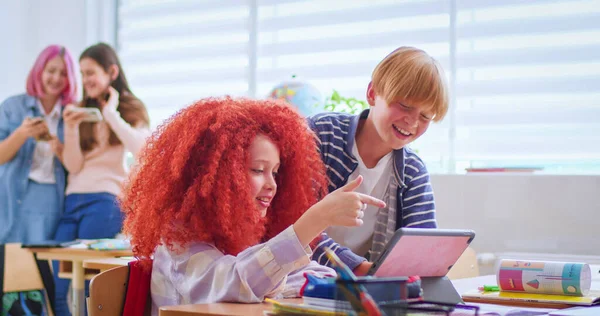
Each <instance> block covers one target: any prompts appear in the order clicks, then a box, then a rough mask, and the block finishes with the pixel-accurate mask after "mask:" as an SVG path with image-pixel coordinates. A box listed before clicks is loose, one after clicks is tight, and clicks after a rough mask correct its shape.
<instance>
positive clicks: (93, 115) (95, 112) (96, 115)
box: [71, 107, 102, 123]
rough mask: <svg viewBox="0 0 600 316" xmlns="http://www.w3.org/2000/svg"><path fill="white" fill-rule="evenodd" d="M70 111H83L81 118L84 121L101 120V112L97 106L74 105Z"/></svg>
mask: <svg viewBox="0 0 600 316" xmlns="http://www.w3.org/2000/svg"><path fill="white" fill-rule="evenodd" d="M71 111H73V112H78V113H85V114H86V115H85V117H84V118H83V121H84V122H92V123H93V122H99V121H102V114H101V113H100V110H99V109H98V108H88V107H85V108H81V107H75V108H72V109H71Z"/></svg>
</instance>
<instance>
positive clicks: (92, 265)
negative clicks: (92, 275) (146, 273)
mask: <svg viewBox="0 0 600 316" xmlns="http://www.w3.org/2000/svg"><path fill="white" fill-rule="evenodd" d="M133 260H135V258H134V257H118V258H94V259H86V260H83V267H84V268H85V269H94V270H100V272H104V271H106V270H109V269H112V268H117V267H122V266H126V265H127V264H128V263H129V262H131V261H133Z"/></svg>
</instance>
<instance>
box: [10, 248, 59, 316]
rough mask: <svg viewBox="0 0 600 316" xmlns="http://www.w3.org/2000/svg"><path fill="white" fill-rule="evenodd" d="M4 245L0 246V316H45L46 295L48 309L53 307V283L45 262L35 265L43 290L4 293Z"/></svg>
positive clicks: (46, 311) (40, 261)
mask: <svg viewBox="0 0 600 316" xmlns="http://www.w3.org/2000/svg"><path fill="white" fill-rule="evenodd" d="M5 254H6V251H5V245H3V244H2V245H0V299H2V301H1V303H2V304H1V305H0V316H33V315H36V316H37V315H39V316H47V315H49V314H48V306H47V305H46V294H48V298H49V301H50V305H52V306H51V307H50V308H52V309H53V305H54V281H53V279H52V273H51V271H50V266H49V264H48V261H46V260H39V261H38V260H37V259H36V263H37V266H38V269H39V270H40V275H41V277H42V281H43V283H44V287H45V288H46V289H48V291H45V290H30V291H21V292H4V260H5Z"/></svg>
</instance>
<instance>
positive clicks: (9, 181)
mask: <svg viewBox="0 0 600 316" xmlns="http://www.w3.org/2000/svg"><path fill="white" fill-rule="evenodd" d="M61 111H62V109H61ZM41 115H42V113H41V112H40V109H39V107H38V105H37V99H36V98H35V97H33V96H30V95H27V94H21V95H17V96H13V97H10V98H8V99H6V100H5V101H4V102H2V104H1V105H0V141H3V140H5V139H6V138H7V137H8V136H10V135H11V134H12V133H13V132H14V131H15V130H16V129H17V128H18V127H19V126H20V125H21V123H22V122H23V120H24V119H25V118H26V117H35V116H41ZM63 130H64V123H63V120H62V118H61V119H60V121H59V123H58V129H57V136H58V139H59V140H60V141H61V142H64V132H63ZM34 149H35V140H34V139H33V138H29V139H27V141H25V143H24V144H23V146H21V148H20V149H19V150H18V151H17V153H16V154H15V156H14V157H13V158H12V159H11V160H9V161H8V162H6V163H4V164H0V223H1V225H0V243H6V242H18V241H16V240H5V239H6V238H7V236H8V233H9V232H10V231H11V229H13V227H14V225H15V222H16V220H17V218H18V216H17V215H18V212H19V208H20V204H21V199H22V197H23V196H24V195H25V192H27V189H28V188H27V185H28V183H29V171H30V169H31V163H32V159H33V151H34ZM54 175H55V179H56V189H57V191H58V194H59V201H61V203H60V210H62V209H63V202H62V201H63V200H64V192H65V182H66V171H65V169H64V167H63V165H62V163H61V162H60V160H59V159H58V158H57V157H54ZM36 202H37V203H39V206H40V212H43V211H44V207H47V205H45V201H36Z"/></svg>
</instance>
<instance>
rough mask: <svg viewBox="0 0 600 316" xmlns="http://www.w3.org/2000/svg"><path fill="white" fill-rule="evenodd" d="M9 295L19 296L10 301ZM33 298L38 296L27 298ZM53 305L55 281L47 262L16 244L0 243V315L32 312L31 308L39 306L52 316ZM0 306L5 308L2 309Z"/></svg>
mask: <svg viewBox="0 0 600 316" xmlns="http://www.w3.org/2000/svg"><path fill="white" fill-rule="evenodd" d="M38 293H39V294H38ZM15 295H17V296H15ZM8 296H13V297H18V298H20V299H18V300H16V301H12V303H10V302H11V299H10V298H9V297H8ZM34 297H39V298H40V299H39V300H38V299H35V300H32V301H30V300H31V299H32V298H34ZM7 304H8V305H7ZM27 304H33V305H27ZM53 304H54V282H53V279H52V271H51V269H50V265H49V264H48V261H46V260H39V261H38V260H37V259H36V257H35V255H34V254H33V253H31V252H30V251H29V250H27V249H23V248H21V244H19V243H9V244H0V314H2V315H4V313H8V314H10V311H14V312H18V311H20V310H21V309H23V310H24V311H25V310H27V311H29V312H30V313H35V311H34V310H33V309H36V310H37V309H38V308H40V309H43V310H46V311H47V313H48V315H50V316H53V315H54V312H53V310H54V308H53V307H54V305H53ZM17 305H19V306H17ZM38 305H39V306H38ZM3 307H6V308H7V311H3V310H2V309H3ZM28 308H31V310H28ZM40 313H41V311H40Z"/></svg>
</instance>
